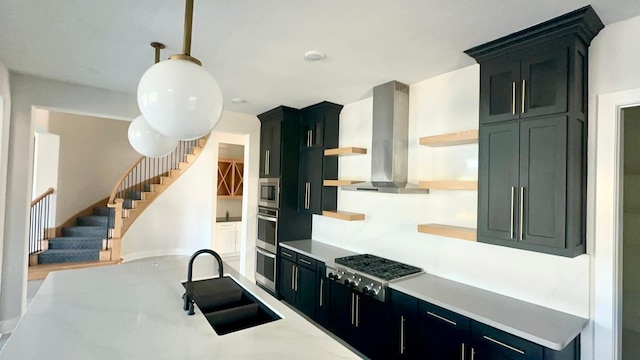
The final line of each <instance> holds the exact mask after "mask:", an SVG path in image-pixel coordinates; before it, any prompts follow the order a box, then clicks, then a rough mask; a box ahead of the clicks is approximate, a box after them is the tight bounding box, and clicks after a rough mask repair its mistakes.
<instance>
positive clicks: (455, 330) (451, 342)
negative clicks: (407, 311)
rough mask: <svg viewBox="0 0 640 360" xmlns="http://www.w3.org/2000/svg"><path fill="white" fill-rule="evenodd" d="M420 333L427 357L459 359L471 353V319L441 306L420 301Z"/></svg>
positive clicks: (447, 359)
mask: <svg viewBox="0 0 640 360" xmlns="http://www.w3.org/2000/svg"><path fill="white" fill-rule="evenodd" d="M419 311H420V316H419V319H420V320H419V321H420V325H419V334H420V340H421V341H420V344H421V346H422V354H424V355H425V358H427V359H439V360H458V359H466V358H467V357H468V356H470V354H471V338H470V328H471V321H470V320H469V318H466V317H464V316H462V315H459V314H456V313H454V312H451V311H449V310H445V309H443V308H441V307H438V306H435V305H432V304H429V303H426V302H424V301H421V302H420V303H419Z"/></svg>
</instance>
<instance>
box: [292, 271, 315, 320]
mask: <svg viewBox="0 0 640 360" xmlns="http://www.w3.org/2000/svg"><path fill="white" fill-rule="evenodd" d="M297 272H298V273H297V276H296V278H297V279H296V280H297V281H298V284H297V287H296V290H297V299H296V307H297V308H298V310H300V311H302V312H303V313H305V314H306V315H307V316H309V317H310V318H312V319H313V318H314V317H315V309H316V294H317V292H316V272H315V271H312V270H310V269H307V268H305V267H303V266H297Z"/></svg>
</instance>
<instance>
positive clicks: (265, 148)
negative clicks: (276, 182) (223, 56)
mask: <svg viewBox="0 0 640 360" xmlns="http://www.w3.org/2000/svg"><path fill="white" fill-rule="evenodd" d="M279 176H280V122H279V121H275V120H272V121H267V122H263V123H262V127H261V129H260V177H279Z"/></svg>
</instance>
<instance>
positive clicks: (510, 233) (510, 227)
mask: <svg viewBox="0 0 640 360" xmlns="http://www.w3.org/2000/svg"><path fill="white" fill-rule="evenodd" d="M515 192H516V187H515V186H512V187H511V221H510V222H509V238H510V239H513V237H514V236H515V234H514V233H513V221H514V219H513V213H514V211H515V209H514V203H513V198H514V197H515Z"/></svg>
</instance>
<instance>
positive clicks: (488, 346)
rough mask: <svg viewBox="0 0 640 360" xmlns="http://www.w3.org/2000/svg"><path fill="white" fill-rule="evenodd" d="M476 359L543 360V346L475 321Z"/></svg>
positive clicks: (473, 338) (473, 330)
mask: <svg viewBox="0 0 640 360" xmlns="http://www.w3.org/2000/svg"><path fill="white" fill-rule="evenodd" d="M471 334H472V345H473V351H474V356H472V358H473V359H474V360H542V358H543V347H542V346H540V345H538V344H534V343H532V342H529V341H527V340H524V339H522V338H519V337H517V336H514V335H511V334H507V333H505V332H503V331H500V330H498V329H495V328H492V327H490V326H487V325H484V324H481V323H478V322H476V321H473V322H472V324H471Z"/></svg>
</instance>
